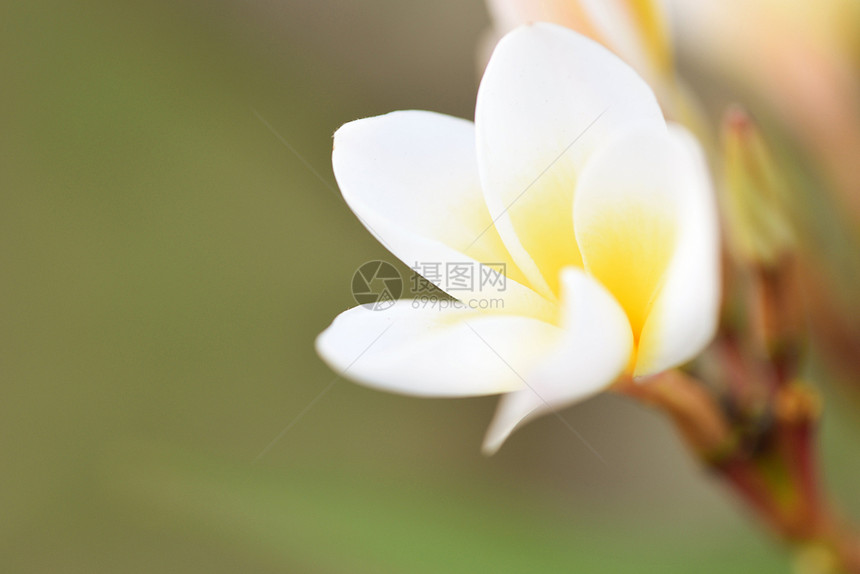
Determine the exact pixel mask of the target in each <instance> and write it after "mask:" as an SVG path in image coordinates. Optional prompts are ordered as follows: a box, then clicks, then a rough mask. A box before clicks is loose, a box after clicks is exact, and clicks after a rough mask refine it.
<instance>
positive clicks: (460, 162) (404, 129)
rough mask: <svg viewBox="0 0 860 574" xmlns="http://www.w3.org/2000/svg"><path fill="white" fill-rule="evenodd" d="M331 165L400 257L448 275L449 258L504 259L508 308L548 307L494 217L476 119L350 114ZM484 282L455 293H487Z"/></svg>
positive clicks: (349, 198)
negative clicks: (481, 168) (354, 117)
mask: <svg viewBox="0 0 860 574" xmlns="http://www.w3.org/2000/svg"><path fill="white" fill-rule="evenodd" d="M332 165H333V168H334V173H335V177H336V178H337V182H338V185H339V186H340V189H341V192H342V193H343V196H344V199H346V202H347V203H348V204H349V206H350V208H351V209H352V210H353V211H354V212H355V213H356V215H358V217H359V219H360V220H361V221H362V223H363V224H364V225H365V226H366V227H367V228H368V229H369V230H370V231H371V233H373V234H374V235H375V236H376V237H377V238H378V239H379V240H380V241H381V242H382V243H383V244H384V245H385V246H386V247H387V248H388V249H390V250H391V251H392V253H394V255H396V256H397V257H398V258H399V259H400V260H401V261H403V262H404V263H406V264H407V265H409V266H410V267H412V266H415V265H416V264H419V265H421V264H425V263H426V264H431V263H432V264H436V263H438V264H440V265H441V269H442V274H441V276H442V277H444V276H445V271H444V270H445V265H446V264H447V263H468V264H470V265H472V266H473V267H474V264H475V262H481V263H485V264H493V263H503V264H505V265H506V267H507V275H508V283H507V286H506V289H505V290H504V291H503V292H496V291H493V296H494V297H496V296H498V297H501V298H504V299H505V311H506V312H523V313H526V312H528V313H531V314H534V315H540V314H541V313H543V312H549V311H548V310H549V309H550V308H551V305H550V304H549V303H548V302H547V301H545V300H544V299H543V298H542V297H540V296H538V295H537V294H536V293H535V292H534V291H532V290H531V289H529V288H528V287H526V286H524V285H523V284H522V283H521V282H522V281H524V279H523V275H522V273H521V272H520V271H519V270H518V269H517V268H516V265H515V264H514V262H513V261H512V259H511V257H510V255H509V254H508V252H507V250H506V249H505V247H504V245H503V243H502V241H501V239H500V238H499V236H498V233H497V232H496V230H495V228H494V226H493V224H492V220H491V219H490V215H489V211H488V210H487V207H486V204H485V203H484V199H483V195H482V192H481V186H480V183H479V179H478V173H477V161H476V158H475V130H474V125H473V124H472V123H471V122H468V121H465V120H461V119H457V118H453V117H450V116H444V115H441V114H434V113H430V112H418V111H408V112H394V113H391V114H387V115H384V116H378V117H374V118H367V119H363V120H358V121H354V122H350V123H348V124H346V125H344V126H343V127H341V128H340V129H339V130H338V131H337V133H336V134H335V138H334V151H333V153H332ZM472 273H473V274H474V275H478V274H479V271H478V270H477V269H474V268H473V271H472ZM428 279H431V280H432V278H431V277H428ZM436 283H437V286H438V287H440V288H442V289H444V288H445V285H444V282H443V281H436ZM479 287H480V285H479V283H478V282H475V288H474V289H472V290H463V291H458V292H457V293H452V294H453V295H455V296H457V297H460V298H462V299H463V300H468V299H469V298H473V297H486V296H487V294H486V293H485V292H483V291H482V290H481V289H479Z"/></svg>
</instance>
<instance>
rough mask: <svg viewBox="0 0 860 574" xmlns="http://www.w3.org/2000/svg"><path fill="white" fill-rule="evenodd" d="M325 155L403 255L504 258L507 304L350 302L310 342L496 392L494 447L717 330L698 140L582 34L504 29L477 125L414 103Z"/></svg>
mask: <svg viewBox="0 0 860 574" xmlns="http://www.w3.org/2000/svg"><path fill="white" fill-rule="evenodd" d="M333 166H334V172H335V176H336V178H337V181H338V184H339V185H340V188H341V191H342V193H343V196H344V198H345V199H346V201H347V203H348V204H349V206H350V207H351V208H352V210H353V211H354V212H355V213H356V214H357V215H358V216H359V218H360V219H361V220H362V222H363V223H364V224H365V225H366V226H367V227H368V229H370V230H371V231H372V232H373V233H374V234H375V235H376V236H377V237H378V238H379V239H380V240H382V241H383V242H384V244H385V245H386V246H387V247H388V248H389V249H391V250H392V252H393V253H394V254H395V255H396V256H397V257H398V258H400V259H401V260H402V261H404V262H405V263H406V264H407V265H412V264H414V263H415V262H416V261H425V262H426V261H434V262H440V263H442V264H444V263H446V262H464V261H466V262H469V261H471V262H474V263H475V264H476V265H478V264H479V263H485V264H489V263H495V262H503V263H506V266H507V267H506V268H507V289H506V290H505V291H504V292H501V293H498V294H494V296H496V295H498V296H501V297H503V298H504V309H495V310H493V311H480V310H473V309H468V308H466V309H463V308H461V309H452V310H446V311H441V310H439V309H438V308H427V307H421V306H418V307H419V308H417V309H416V308H414V306H413V305H412V302H411V301H409V300H404V301H399V302H398V303H397V304H396V305H394V306H393V307H391V308H390V309H387V310H385V311H378V310H376V311H374V310H369V309H366V308H364V307H356V308H354V309H350V310H349V311H346V312H344V313H342V314H341V315H340V316H339V317H338V318H337V319H336V320H335V321H334V323H333V324H332V325H331V326H330V327H329V328H328V329H326V331H324V332H323V333H322V334H321V335H320V336H319V338H318V339H317V350H318V352H319V354H320V355H321V356H322V357H323V359H324V360H325V361H326V362H327V363H328V364H329V365H330V366H331V367H332V368H333V369H335V370H336V371H338V372H340V373H342V374H343V375H344V376H346V377H348V378H351V379H353V380H355V381H358V382H360V383H363V384H366V385H368V386H372V387H375V388H379V389H385V390H389V391H395V392H399V393H405V394H411V395H418V396H428V397H443V396H444V397H461V396H470V395H488V394H500V393H505V395H504V396H503V397H502V401H501V403H500V406H499V410H498V412H497V414H496V417H495V419H494V421H493V423H492V425H491V427H490V429H489V431H488V434H487V437H486V440H485V443H484V448H485V451H487V452H494V451H495V450H496V449H498V447H499V446H501V444H502V442H503V441H504V440H505V438H506V437H507V436H508V435H509V434H510V433H511V432H512V431H513V430H514V428H515V427H516V426H517V425H519V424H521V423H522V422H523V421H525V420H527V419H531V418H534V417H536V416H538V415H541V414H544V413H547V412H549V411H551V410H554V409H557V408H561V407H563V406H565V405H568V404H571V403H573V402H575V401H579V400H582V399H584V398H586V397H588V396H591V395H593V394H594V393H597V392H599V391H601V390H603V389H605V388H607V387H608V386H609V385H611V384H612V383H613V382H614V381H615V380H616V379H618V378H619V377H621V376H625V375H632V376H637V377H642V376H647V375H652V374H655V373H658V372H660V371H663V370H665V369H668V368H671V367H674V366H677V365H679V364H681V363H683V362H685V361H687V360H689V359H691V358H692V357H693V356H695V355H696V354H697V353H698V352H699V351H701V349H702V348H703V347H704V346H705V345H706V344H707V343H708V341H709V340H710V338H711V337H712V335H713V332H714V329H715V325H716V315H717V309H718V299H719V277H718V275H719V270H718V236H717V223H716V211H715V207H714V204H713V198H712V194H711V189H710V181H709V177H708V174H707V168H706V166H705V164H704V160H703V157H702V154H701V152H700V150H699V148H698V146H697V144H696V143H695V141H694V140H693V138H692V137H691V136H689V135H688V134H687V133H686V132H685V131H684V130H683V129H682V128H680V127H677V126H667V125H666V122H665V121H664V119H663V116H662V114H661V112H660V109H659V107H658V105H657V102H656V100H655V98H654V95H653V94H652V92H651V90H650V89H649V88H648V86H647V85H646V84H645V82H644V81H643V80H642V79H641V78H639V76H637V75H636V73H635V72H634V71H633V70H632V69H631V68H629V67H628V66H627V65H626V64H624V63H623V62H622V61H621V60H619V59H618V58H617V57H616V56H614V55H613V54H611V53H610V52H608V51H607V50H606V49H605V48H603V47H601V46H600V45H599V44H597V43H595V42H593V41H591V40H589V39H587V38H585V37H583V36H581V35H579V34H577V33H575V32H572V31H570V30H568V29H565V28H562V27H560V26H555V25H551V24H535V25H530V26H525V27H521V28H518V29H516V30H514V31H513V32H511V33H510V34H508V35H507V36H506V37H505V38H503V39H502V41H501V42H500V43H499V45H498V46H497V48H496V50H495V52H494V54H493V56H492V57H491V59H490V63H489V65H488V67H487V71H486V73H485V75H484V78H483V80H482V82H481V87H480V90H479V92H478V102H477V109H476V112H475V123H474V124H473V123H472V122H468V121H465V120H460V119H456V118H452V117H448V116H443V115H439V114H434V113H430V112H420V111H404V112H394V113H391V114H388V115H384V116H379V117H375V118H368V119H364V120H358V121H355V122H351V123H349V124H346V125H345V126H343V127H342V128H341V129H340V130H338V132H337V133H336V134H335V142H334V153H333ZM439 286H440V287H442V286H441V285H439ZM451 294H452V295H453V296H456V297H457V298H458V299H460V300H462V301H469V300H471V299H473V298H476V297H481V296H486V294H485V293H480V292H478V291H477V289H476V290H473V291H465V292H464V291H457V292H452V293H451Z"/></svg>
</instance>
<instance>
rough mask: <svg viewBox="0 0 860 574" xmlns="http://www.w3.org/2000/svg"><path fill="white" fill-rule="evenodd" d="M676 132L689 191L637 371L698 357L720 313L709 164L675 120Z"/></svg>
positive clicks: (683, 184) (682, 183) (682, 181)
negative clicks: (672, 255)
mask: <svg viewBox="0 0 860 574" xmlns="http://www.w3.org/2000/svg"><path fill="white" fill-rule="evenodd" d="M670 136H671V142H672V152H673V156H674V158H675V159H674V161H673V166H675V168H676V176H675V177H676V181H677V182H678V185H679V187H680V188H681V190H682V192H683V193H682V194H681V200H682V201H681V207H680V210H681V211H680V213H681V219H680V229H679V239H678V248H677V251H676V253H675V255H674V258H673V259H672V262H671V264H670V266H669V269H668V271H667V275H666V279H665V282H664V285H663V290H662V292H661V293H660V296H659V297H658V298H657V300H656V301H655V302H654V306H653V308H652V310H651V314H650V315H649V317H648V320H647V322H646V323H645V328H644V329H643V331H642V336H641V339H640V342H639V356H638V359H637V363H636V370H635V373H634V374H635V375H637V376H645V375H650V374H654V373H657V372H660V371H662V370H665V369H668V368H671V367H674V366H677V365H679V364H681V363H684V362H686V361H688V360H690V359H691V358H693V357H694V356H695V355H697V354H698V353H699V352H701V351H702V349H703V348H704V347H705V346H706V345H707V344H708V343H709V342H710V340H711V339H712V338H713V336H714V333H715V331H716V328H717V320H718V315H719V306H720V239H719V226H718V219H717V207H716V201H715V199H714V193H713V189H712V187H711V178H710V176H709V173H708V166H707V163H706V161H705V157H704V154H703V153H702V150H701V148H700V147H699V144H698V142H697V141H696V140H695V138H694V137H693V136H692V135H690V134H689V132H687V131H686V130H684V129H683V128H681V127H680V126H676V125H672V126H671V127H670Z"/></svg>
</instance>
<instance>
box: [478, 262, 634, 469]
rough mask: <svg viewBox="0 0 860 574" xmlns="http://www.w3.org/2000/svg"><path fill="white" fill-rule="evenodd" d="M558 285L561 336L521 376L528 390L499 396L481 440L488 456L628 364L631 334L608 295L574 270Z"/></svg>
mask: <svg viewBox="0 0 860 574" xmlns="http://www.w3.org/2000/svg"><path fill="white" fill-rule="evenodd" d="M561 283H562V291H563V293H562V302H563V318H562V329H563V331H564V333H563V335H562V336H561V338H560V339H559V341H558V344H557V346H556V347H555V348H554V350H553V351H552V352H551V353H549V354H548V355H547V356H546V357H544V359H542V360H541V361H540V362H539V363H538V364H536V365H535V368H534V369H532V370H531V371H528V372H526V373H524V374H525V379H524V381H523V384H524V385H525V386H526V388H524V389H522V390H520V391H517V392H514V393H511V394H508V395H505V396H504V397H502V399H501V401H500V403H499V407H498V410H497V411H496V416H495V418H494V419H493V422H492V424H491V425H490V428H489V430H488V431H487V435H486V438H485V439H484V452H485V453H486V454H492V453H494V452H496V451H497V450H498V449H499V447H501V446H502V443H503V442H504V441H505V440H506V439H507V437H508V436H509V435H510V434H511V433H512V432H513V431H514V430H515V429H516V428H517V427H518V426H520V425H522V424H523V423H525V422H526V421H528V420H531V419H533V418H535V417H538V416H540V415H542V414H546V413H547V412H550V411H553V410H557V409H560V408H563V407H565V406H567V405H570V404H572V403H574V402H577V401H581V400H583V399H585V398H587V397H589V396H591V395H593V394H595V393H597V392H598V391H600V390H602V389H604V388H606V387H607V386H609V385H610V384H612V383H613V382H614V381H615V379H616V378H617V377H618V376H619V375H620V374H621V373H622V372H623V371H624V369H625V368H626V367H627V365H628V364H629V363H630V360H631V356H632V353H633V334H632V333H631V331H630V324H629V323H628V321H627V317H626V316H625V315H624V311H623V310H622V309H621V307H619V305H618V303H617V302H616V301H615V299H614V298H613V297H612V295H611V294H610V293H609V292H608V291H606V289H604V288H603V286H602V285H600V284H599V283H598V282H597V281H595V280H594V279H592V278H591V277H589V276H588V275H586V274H585V273H583V272H582V271H581V270H579V269H576V268H568V269H565V270H564V271H563V272H562V277H561Z"/></svg>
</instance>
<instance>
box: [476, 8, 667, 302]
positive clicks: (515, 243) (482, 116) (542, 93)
mask: <svg viewBox="0 0 860 574" xmlns="http://www.w3.org/2000/svg"><path fill="white" fill-rule="evenodd" d="M638 122H644V123H648V124H650V125H653V126H655V127H660V126H663V125H665V124H664V121H663V117H662V115H661V112H660V108H659V107H658V105H657V101H656V100H655V98H654V94H653V93H652V92H651V89H650V88H649V87H648V86H647V84H646V83H645V82H644V81H643V80H642V79H641V78H640V77H639V76H637V75H636V73H635V72H634V71H633V70H632V69H631V68H630V67H629V66H627V64H625V63H624V62H622V61H621V60H620V59H619V58H618V57H617V56H614V55H613V54H612V53H611V52H609V51H608V50H606V49H605V48H603V47H602V46H600V45H599V44H597V43H595V42H593V41H592V40H589V39H587V38H585V37H584V36H581V35H579V34H577V33H575V32H572V31H571V30H568V29H566V28H563V27H561V26H556V25H553V24H533V25H528V26H523V27H520V28H518V29H517V30H514V31H513V32H511V33H510V34H508V35H507V36H505V37H504V38H503V39H502V40H501V41H500V42H499V44H498V46H496V50H495V52H494V53H493V55H492V57H491V58H490V62H489V64H488V65H487V70H486V72H485V74H484V78H483V80H482V81H481V86H480V89H479V90H478V102H477V108H476V111H475V125H476V132H477V142H478V166H479V168H480V175H481V183H482V185H483V189H484V195H485V197H486V200H487V205H488V206H489V208H490V214H491V216H492V219H493V221H495V222H496V227H497V228H498V230H499V234H500V235H501V237H502V239H503V240H504V242H505V245H506V246H507V248H508V250H509V251H510V253H511V254H512V256H513V258H514V260H515V261H516V263H517V265H518V266H519V267H520V269H521V270H522V271H523V272H524V273H525V275H526V276H527V277H528V278H529V280H530V281H531V284H532V285H533V286H534V288H535V289H536V290H538V291H539V292H541V293H543V294H544V295H546V296H548V297H551V296H553V295H554V294H558V292H559V285H558V281H559V280H558V276H559V273H560V271H561V269H562V268H564V267H566V266H568V265H581V259H580V255H579V250H578V248H577V244H576V241H575V239H574V235H573V222H572V220H571V218H570V213H571V209H572V206H573V196H574V189H575V188H576V186H577V179H578V177H579V172H580V170H581V169H582V167H583V165H584V164H585V163H586V162H587V160H588V158H589V157H590V156H591V155H592V154H593V153H594V151H595V150H597V149H599V148H600V147H601V146H602V145H604V144H605V143H606V142H607V141H608V140H609V139H610V138H611V136H612V135H613V134H614V133H616V132H617V131H618V130H619V129H620V128H626V127H628V126H629V125H630V124H631V123H638Z"/></svg>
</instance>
